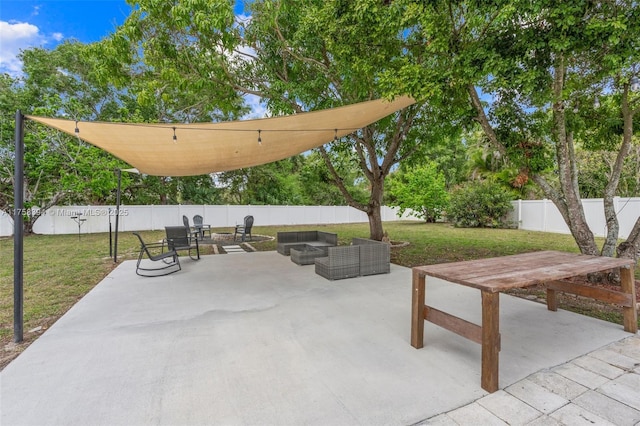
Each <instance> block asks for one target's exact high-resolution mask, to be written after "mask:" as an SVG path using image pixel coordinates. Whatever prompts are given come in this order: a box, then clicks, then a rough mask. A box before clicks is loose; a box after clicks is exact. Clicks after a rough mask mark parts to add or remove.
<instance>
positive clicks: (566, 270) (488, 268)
mask: <svg viewBox="0 0 640 426" xmlns="http://www.w3.org/2000/svg"><path fill="white" fill-rule="evenodd" d="M631 266H633V260H631V259H617V258H611V257H604V256H586V255H581V254H575V253H567V252H560V251H550V250H549V251H539V252H532V253H524V254H516V255H511V256H500V257H493V258H488V259H478V260H468V261H462V262H451V263H440V264H437V265H426V266H416V267H414V268H413V270H414V271H417V272H418V273H420V274H423V275H428V276H432V277H437V278H441V279H443V280H446V281H450V282H454V283H458V284H462V285H466V286H469V287H474V288H478V289H480V290H483V291H489V292H492V293H495V292H499V291H504V290H509V289H513V288H521V287H528V286H530V285H534V284H540V283H543V282H545V281H551V280H561V279H565V278H570V277H575V276H580V275H586V274H590V273H594V272H602V271H608V270H611V269H615V268H619V267H631Z"/></svg>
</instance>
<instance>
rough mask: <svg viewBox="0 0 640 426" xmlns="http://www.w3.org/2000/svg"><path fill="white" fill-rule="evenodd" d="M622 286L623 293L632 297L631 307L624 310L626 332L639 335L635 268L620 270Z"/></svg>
mask: <svg viewBox="0 0 640 426" xmlns="http://www.w3.org/2000/svg"><path fill="white" fill-rule="evenodd" d="M620 284H621V287H622V291H624V292H625V293H627V294H630V295H631V306H625V307H623V308H622V315H623V324H624V330H625V331H628V332H630V333H637V332H638V311H637V309H636V287H635V283H634V278H633V268H631V267H629V268H620Z"/></svg>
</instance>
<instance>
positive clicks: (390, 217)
mask: <svg viewBox="0 0 640 426" xmlns="http://www.w3.org/2000/svg"><path fill="white" fill-rule="evenodd" d="M614 201H615V209H616V211H617V212H618V221H619V223H620V238H627V237H628V235H629V233H630V232H631V229H632V228H633V225H634V224H635V222H636V220H637V219H638V216H639V215H640V198H615V199H614ZM512 205H513V207H514V210H513V212H512V213H511V215H510V219H511V220H513V221H514V222H516V223H517V225H518V228H519V229H526V230H531V231H543V232H557V233H563V234H568V233H569V228H568V227H567V225H566V223H565V222H564V219H563V218H562V215H560V212H559V211H558V209H557V208H556V206H555V205H554V204H553V203H552V202H551V201H549V200H517V201H513V202H512ZM583 206H584V209H585V216H586V218H587V223H588V224H589V226H590V228H591V230H592V232H593V233H594V234H595V235H597V236H605V235H606V230H607V227H606V222H605V220H604V212H603V207H602V199H588V200H583ZM115 213H116V212H115V207H114V206H56V207H52V208H51V209H49V210H47V212H46V213H45V214H44V215H43V216H42V217H41V218H40V219H38V221H37V222H36V223H35V226H34V232H36V233H39V234H74V233H77V232H78V221H79V220H80V219H81V225H80V232H81V233H95V232H108V231H109V226H111V227H112V229H115ZM381 213H382V220H383V221H394V220H419V219H418V218H416V217H414V216H411V214H410V213H405V214H404V215H402V216H400V215H398V213H397V210H396V209H393V208H390V207H386V206H383V207H382V211H381ZM196 214H199V215H201V216H202V217H203V218H204V222H205V223H206V224H209V225H211V226H213V227H221V228H225V227H226V228H229V229H230V230H232V229H233V227H235V225H237V224H241V223H242V219H243V218H244V217H245V216H246V215H253V216H254V217H255V225H256V226H269V225H311V224H330V223H359V222H367V221H368V219H367V215H366V214H365V213H364V212H361V211H360V210H357V209H354V208H352V207H348V206H227V205H224V206H212V205H203V206H200V205H177V206H121V208H120V216H119V229H120V230H121V231H138V230H159V229H163V228H164V227H165V226H169V225H180V224H182V216H183V215H185V216H187V217H188V218H189V223H191V224H193V216H194V215H196ZM9 235H13V221H12V220H11V218H10V217H9V216H8V215H6V214H5V213H1V212H0V236H9Z"/></svg>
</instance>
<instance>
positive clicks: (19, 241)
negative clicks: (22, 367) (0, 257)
mask: <svg viewBox="0 0 640 426" xmlns="http://www.w3.org/2000/svg"><path fill="white" fill-rule="evenodd" d="M15 144H16V148H15V168H14V177H13V208H14V210H13V341H14V342H16V343H19V342H22V338H23V334H24V315H23V312H24V309H23V303H24V291H23V290H24V279H23V278H24V244H23V243H24V217H23V216H22V215H23V213H24V116H23V115H22V112H20V110H18V111H16V133H15Z"/></svg>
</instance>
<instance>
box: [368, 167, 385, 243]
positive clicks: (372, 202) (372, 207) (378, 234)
mask: <svg viewBox="0 0 640 426" xmlns="http://www.w3.org/2000/svg"><path fill="white" fill-rule="evenodd" d="M383 193H384V178H382V179H376V180H375V181H374V182H372V186H371V197H370V198H369V205H368V211H367V216H368V218H369V238H371V239H372V240H376V241H382V237H383V236H384V229H383V226H382V212H381V206H382V194H383Z"/></svg>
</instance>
